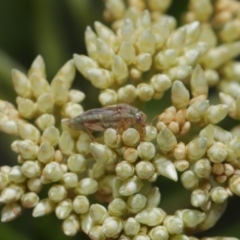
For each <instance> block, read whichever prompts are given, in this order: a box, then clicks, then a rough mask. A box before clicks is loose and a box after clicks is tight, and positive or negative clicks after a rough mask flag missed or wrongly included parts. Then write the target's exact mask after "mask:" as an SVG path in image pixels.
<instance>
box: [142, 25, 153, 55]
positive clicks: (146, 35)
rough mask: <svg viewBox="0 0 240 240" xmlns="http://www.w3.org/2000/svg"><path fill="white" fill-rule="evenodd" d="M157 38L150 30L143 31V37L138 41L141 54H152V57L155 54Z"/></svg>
mask: <svg viewBox="0 0 240 240" xmlns="http://www.w3.org/2000/svg"><path fill="white" fill-rule="evenodd" d="M155 43H156V38H155V36H154V34H153V32H152V30H151V29H150V28H147V29H145V30H144V31H143V33H142V35H141V36H140V37H139V39H138V48H139V51H140V53H150V54H151V55H152V54H153V53H154V52H155Z"/></svg>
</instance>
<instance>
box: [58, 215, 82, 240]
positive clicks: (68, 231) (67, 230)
mask: <svg viewBox="0 0 240 240" xmlns="http://www.w3.org/2000/svg"><path fill="white" fill-rule="evenodd" d="M79 229H80V223H79V220H78V217H77V216H76V215H73V214H72V215H70V216H69V217H67V218H66V219H64V221H63V223H62V230H63V232H64V234H65V235H67V236H74V235H76V234H77V232H78V231H79Z"/></svg>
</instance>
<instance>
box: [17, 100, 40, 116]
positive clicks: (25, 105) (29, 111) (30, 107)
mask: <svg viewBox="0 0 240 240" xmlns="http://www.w3.org/2000/svg"><path fill="white" fill-rule="evenodd" d="M36 110H37V107H36V105H35V103H34V102H33V101H32V100H30V99H26V98H25V99H23V100H22V101H21V102H20V103H19V104H18V111H19V113H20V115H21V116H22V117H24V118H27V119H31V118H33V117H34V116H35V113H36Z"/></svg>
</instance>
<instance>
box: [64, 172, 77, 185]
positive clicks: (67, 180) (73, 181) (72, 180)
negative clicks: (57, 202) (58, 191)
mask: <svg viewBox="0 0 240 240" xmlns="http://www.w3.org/2000/svg"><path fill="white" fill-rule="evenodd" d="M61 181H62V183H63V185H64V186H65V187H67V188H74V187H76V186H77V183H78V175H77V174H76V173H73V172H67V173H64V174H63V176H62V179H61Z"/></svg>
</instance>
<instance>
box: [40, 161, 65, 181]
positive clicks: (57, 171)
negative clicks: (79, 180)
mask: <svg viewBox="0 0 240 240" xmlns="http://www.w3.org/2000/svg"><path fill="white" fill-rule="evenodd" d="M42 174H43V176H44V177H45V178H46V179H47V180H49V181H51V182H57V181H59V180H60V179H61V178H62V175H63V172H62V168H61V166H60V164H59V163H57V162H50V163H48V164H47V165H46V166H45V167H44V169H43V172H42Z"/></svg>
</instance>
